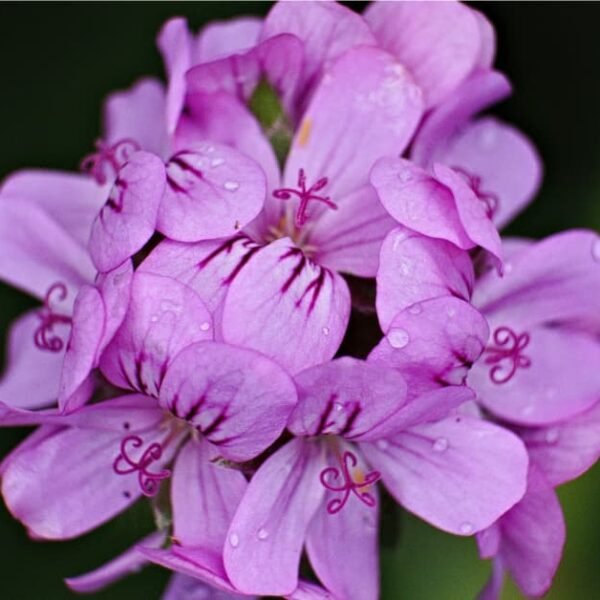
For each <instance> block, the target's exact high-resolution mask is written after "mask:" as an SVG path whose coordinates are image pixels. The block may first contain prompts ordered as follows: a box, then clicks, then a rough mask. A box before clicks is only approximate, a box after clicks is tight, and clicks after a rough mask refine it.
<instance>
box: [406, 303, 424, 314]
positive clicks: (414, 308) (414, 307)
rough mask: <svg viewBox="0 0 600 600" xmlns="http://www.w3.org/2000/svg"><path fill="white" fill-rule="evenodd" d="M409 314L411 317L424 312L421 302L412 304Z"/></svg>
mask: <svg viewBox="0 0 600 600" xmlns="http://www.w3.org/2000/svg"><path fill="white" fill-rule="evenodd" d="M408 312H409V313H410V314H411V315H420V314H421V313H422V312H423V307H422V306H421V304H420V303H419V302H416V303H415V304H412V305H411V306H409V307H408Z"/></svg>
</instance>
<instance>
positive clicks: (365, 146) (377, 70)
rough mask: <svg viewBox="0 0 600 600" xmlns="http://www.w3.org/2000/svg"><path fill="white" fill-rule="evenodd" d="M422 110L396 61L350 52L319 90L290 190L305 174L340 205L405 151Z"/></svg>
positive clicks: (301, 134)
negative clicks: (388, 158) (382, 161)
mask: <svg viewBox="0 0 600 600" xmlns="http://www.w3.org/2000/svg"><path fill="white" fill-rule="evenodd" d="M348 90H352V93H349V92H348ZM422 110H423V107H422V98H421V92H420V90H419V88H418V87H417V86H416V85H415V84H414V83H413V81H412V78H411V77H410V75H409V74H408V72H407V71H406V70H405V69H404V67H403V66H402V65H401V64H400V63H398V62H397V61H396V60H395V59H394V58H393V57H392V56H390V55H389V54H387V53H386V52H383V51H381V50H379V49H377V48H373V47H366V46H363V47H360V48H355V49H352V50H349V51H348V52H346V53H345V54H343V55H342V56H341V57H340V58H338V59H337V60H336V61H335V62H334V64H333V65H332V67H331V68H330V69H329V70H328V72H327V73H326V74H325V75H324V77H323V79H322V80H321V83H320V84H319V86H318V87H317V89H316V90H315V93H314V96H313V97H312V99H311V101H310V104H309V106H308V109H307V111H306V113H305V115H304V117H303V120H302V123H301V124H300V126H299V128H298V130H297V132H296V135H295V137H294V140H293V142H292V147H291V150H290V154H289V157H288V159H287V162H286V167H285V176H284V185H285V187H292V188H293V187H295V186H296V182H297V179H298V173H299V171H300V169H304V171H305V173H306V176H307V178H308V180H309V182H310V183H312V182H316V181H318V180H319V179H320V178H321V177H327V179H328V185H327V187H326V188H325V190H324V193H326V194H327V196H329V197H330V198H331V200H332V201H333V202H336V203H337V202H338V201H339V200H340V199H342V198H343V197H344V196H346V195H347V194H349V193H351V192H354V191H355V190H356V189H358V188H360V187H361V186H363V185H365V184H366V183H368V175H369V171H370V170H371V167H372V166H373V164H374V162H375V161H376V160H377V159H378V158H380V157H381V156H385V155H387V154H394V155H398V154H400V153H401V152H402V151H403V150H404V148H405V147H406V145H407V144H408V142H409V141H410V138H411V137H412V135H413V133H414V130H415V128H416V126H417V124H418V122H419V120H420V118H421V114H422ZM357 148H360V152H358V151H357ZM323 210H324V211H326V210H328V209H323Z"/></svg>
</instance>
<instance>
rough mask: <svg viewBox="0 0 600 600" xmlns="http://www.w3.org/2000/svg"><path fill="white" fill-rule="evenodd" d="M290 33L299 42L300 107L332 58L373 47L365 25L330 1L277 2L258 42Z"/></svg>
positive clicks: (348, 11)
mask: <svg viewBox="0 0 600 600" xmlns="http://www.w3.org/2000/svg"><path fill="white" fill-rule="evenodd" d="M283 33H291V34H293V35H295V36H296V37H297V38H298V39H300V40H301V41H302V43H303V50H304V53H303V54H304V64H303V70H302V80H301V84H300V86H299V90H300V92H301V97H300V98H299V101H300V102H299V103H300V104H302V101H303V100H306V99H307V98H308V97H309V96H310V92H312V90H313V89H314V86H315V85H316V84H317V83H318V82H319V80H320V78H321V75H322V73H323V71H326V70H327V69H328V68H329V67H330V66H331V64H332V63H333V61H335V59H336V58H338V57H339V56H341V55H342V54H343V53H344V52H346V51H347V50H349V49H350V48H353V47H355V46H362V45H369V46H370V45H375V38H374V37H373V34H372V33H371V31H370V30H369V27H368V25H367V24H366V23H365V22H364V20H363V19H362V18H361V17H360V16H359V15H358V14H356V13H355V12H354V11H352V10H349V9H348V8H346V7H345V6H341V5H340V4H337V3H334V2H305V3H303V4H297V3H295V2H279V3H277V4H275V5H274V6H273V8H271V10H270V11H269V14H268V15H267V17H266V19H265V23H264V27H263V29H262V34H261V37H262V39H267V38H271V37H274V36H277V35H280V34H283Z"/></svg>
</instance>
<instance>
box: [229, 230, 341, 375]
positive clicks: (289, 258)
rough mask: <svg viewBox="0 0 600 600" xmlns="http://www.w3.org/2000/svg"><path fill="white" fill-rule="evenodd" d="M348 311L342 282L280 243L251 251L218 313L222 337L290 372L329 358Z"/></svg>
mask: <svg viewBox="0 0 600 600" xmlns="http://www.w3.org/2000/svg"><path fill="white" fill-rule="evenodd" d="M349 312H350V296H349V292H348V287H347V285H346V283H345V281H344V280H343V279H342V278H341V277H340V276H339V275H338V274H337V273H334V272H331V271H329V270H328V269H325V268H324V267H321V266H319V265H317V264H315V263H314V262H313V261H312V260H310V259H308V258H306V256H305V255H304V253H303V252H302V251H301V250H300V249H298V248H297V247H296V246H294V245H293V244H292V242H291V240H289V239H288V238H282V239H279V240H277V241H275V242H273V243H271V244H269V245H267V246H265V247H264V248H263V249H261V250H260V251H259V252H257V253H256V255H255V256H253V257H252V260H250V261H248V263H247V264H246V265H245V266H244V268H243V269H242V270H241V271H239V274H238V275H237V276H236V277H235V280H234V281H233V283H232V284H231V286H230V288H229V292H228V293H227V297H226V300H225V306H224V309H223V337H224V339H225V341H226V342H228V343H231V344H236V345H239V346H246V347H249V348H253V349H255V350H258V351H260V352H263V353H264V354H266V355H267V356H270V357H272V358H273V359H275V360H276V361H277V362H278V363H279V364H281V365H282V366H283V367H285V368H286V369H288V370H289V371H290V372H292V373H296V372H298V371H300V370H302V369H304V368H306V367H309V366H311V365H314V364H318V363H321V362H324V361H326V360H328V359H330V358H332V357H333V355H334V354H335V353H336V351H337V349H338V348H339V345H340V343H341V341H342V338H343V336H344V333H345V330H346V325H347V323H348V317H349ZM290 339H293V340H294V344H289V343H288V342H289V340H290Z"/></svg>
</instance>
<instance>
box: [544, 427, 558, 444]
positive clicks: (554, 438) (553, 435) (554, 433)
mask: <svg viewBox="0 0 600 600" xmlns="http://www.w3.org/2000/svg"><path fill="white" fill-rule="evenodd" d="M559 436H560V432H559V430H558V428H557V427H552V428H550V429H548V431H546V443H547V444H556V442H558V438H559Z"/></svg>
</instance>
